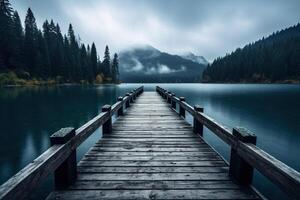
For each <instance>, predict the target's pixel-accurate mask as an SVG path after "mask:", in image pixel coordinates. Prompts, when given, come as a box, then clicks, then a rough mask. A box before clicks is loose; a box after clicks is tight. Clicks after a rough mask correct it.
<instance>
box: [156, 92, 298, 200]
mask: <svg viewBox="0 0 300 200" xmlns="http://www.w3.org/2000/svg"><path fill="white" fill-rule="evenodd" d="M156 91H157V92H158V93H159V94H160V95H161V96H162V97H163V98H165V99H166V100H167V102H168V103H170V105H171V107H172V108H176V104H178V106H179V115H180V116H182V117H185V111H187V112H188V113H190V114H191V115H192V116H193V117H194V132H197V133H199V134H200V136H201V135H202V134H203V126H205V127H207V128H208V129H209V130H211V131H212V132H213V133H214V134H216V135H217V136H218V137H219V138H221V139H222V140H223V141H224V142H225V143H226V144H228V145H229V146H231V156H230V166H229V168H230V169H229V174H230V175H231V176H232V177H233V179H235V180H236V181H237V182H238V183H240V184H242V185H249V184H251V181H252V176H253V168H255V169H257V170H258V171H259V172H260V173H262V174H263V175H264V176H266V177H267V178H268V179H269V180H271V181H272V182H273V183H274V184H276V185H277V186H279V188H281V189H282V190H283V191H285V192H286V193H287V194H288V195H290V196H291V197H292V198H295V199H300V173H299V172H298V171H296V170H294V169H293V168H291V167H289V166H287V165H286V164H284V163H283V162H281V161H279V160H277V159H276V158H274V157H273V156H271V155H270V154H268V153H266V152H265V151H263V150H262V149H260V148H259V147H257V146H255V144H256V136H255V135H253V134H252V133H250V132H249V131H248V130H246V129H244V128H234V129H233V131H231V130H229V129H228V128H226V127H225V126H223V125H221V124H220V123H218V122H217V121H215V120H214V119H212V118H210V117H209V116H207V115H206V114H204V113H203V108H201V107H200V106H197V105H196V106H195V107H192V106H191V105H189V104H188V103H186V102H185V98H184V97H176V96H175V94H174V93H171V92H170V91H167V90H165V89H163V88H161V87H159V86H157V87H156Z"/></svg>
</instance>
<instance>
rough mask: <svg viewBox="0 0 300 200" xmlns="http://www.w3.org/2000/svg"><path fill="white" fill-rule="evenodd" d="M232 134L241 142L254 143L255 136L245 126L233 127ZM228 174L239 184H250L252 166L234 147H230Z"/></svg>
mask: <svg viewBox="0 0 300 200" xmlns="http://www.w3.org/2000/svg"><path fill="white" fill-rule="evenodd" d="M232 134H233V135H234V136H235V137H236V138H237V139H238V140H239V141H241V142H245V143H251V144H254V145H256V136H255V135H254V134H253V133H251V132H250V131H248V130H247V129H245V128H241V127H238V128H234V129H233V132H232ZM229 175H230V176H231V177H233V179H234V180H235V181H237V182H238V183H239V184H241V185H245V186H246V185H250V184H251V182H252V177H253V167H252V166H251V165H250V164H249V163H247V162H246V161H245V160H244V159H243V158H241V157H240V156H239V155H238V154H237V151H236V150H235V149H234V148H231V154H230V166H229Z"/></svg>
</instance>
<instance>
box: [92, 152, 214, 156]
mask: <svg viewBox="0 0 300 200" xmlns="http://www.w3.org/2000/svg"><path fill="white" fill-rule="evenodd" d="M89 155H103V156H116V155H119V156H164V157H167V156H201V155H217V153H216V152H214V151H212V150H211V151H206V152H153V151H150V152H118V151H117V152H99V151H89V152H88V153H87V154H86V156H89Z"/></svg>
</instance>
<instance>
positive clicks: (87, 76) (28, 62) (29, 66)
mask: <svg viewBox="0 0 300 200" xmlns="http://www.w3.org/2000/svg"><path fill="white" fill-rule="evenodd" d="M0 36H1V37H0V70H1V71H2V72H3V71H4V72H6V71H10V70H11V71H16V72H22V71H23V70H25V71H27V72H29V74H30V76H31V78H37V79H44V80H46V79H49V78H56V77H57V76H60V77H62V78H63V79H64V81H71V82H74V81H75V82H79V81H81V80H88V81H89V82H90V83H93V82H94V80H95V79H96V75H97V74H98V73H99V74H100V73H102V72H104V71H105V74H106V76H107V77H112V78H113V79H114V81H115V80H116V74H117V65H118V64H117V57H116V59H115V61H114V62H113V70H112V69H111V65H110V55H109V49H108V47H107V46H106V50H105V56H104V62H103V65H102V63H101V62H100V60H99V57H98V55H97V49H96V45H95V44H94V43H93V44H92V45H91V46H89V45H88V46H87V49H86V46H85V45H84V44H81V43H80V42H79V41H80V39H79V40H77V39H76V37H75V33H74V30H73V27H72V25H71V24H70V26H69V30H68V36H66V35H64V37H63V35H62V33H61V30H60V27H59V24H55V23H54V21H53V20H51V21H50V23H49V21H48V20H46V21H45V22H44V23H43V32H42V31H41V30H39V29H38V27H37V24H36V21H35V17H34V14H33V12H32V11H31V9H30V8H28V10H27V14H26V18H25V27H24V30H23V27H22V24H21V20H20V17H19V15H18V13H17V11H14V12H13V9H12V8H11V5H10V3H9V1H8V0H0ZM102 66H103V67H102ZM102 68H103V70H102ZM1 71H0V72H1ZM112 73H113V75H112ZM17 74H18V75H19V74H20V75H22V76H23V77H26V78H30V77H29V76H28V75H27V73H23V72H22V73H17ZM60 80H61V79H60Z"/></svg>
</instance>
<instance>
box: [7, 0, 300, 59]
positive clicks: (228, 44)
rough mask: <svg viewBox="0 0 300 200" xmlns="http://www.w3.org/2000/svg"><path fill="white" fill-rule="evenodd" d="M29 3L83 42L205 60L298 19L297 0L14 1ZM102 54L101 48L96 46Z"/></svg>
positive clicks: (15, 3)
mask: <svg viewBox="0 0 300 200" xmlns="http://www.w3.org/2000/svg"><path fill="white" fill-rule="evenodd" d="M12 3H13V6H14V7H15V8H16V9H17V10H18V11H20V13H21V16H22V17H23V19H24V15H25V12H26V9H27V7H28V6H30V7H32V9H33V11H34V13H35V15H36V17H37V20H38V23H39V25H41V23H42V22H43V20H44V19H46V18H48V19H50V18H54V20H55V21H58V22H59V24H61V26H62V29H63V30H64V31H66V30H67V26H68V23H69V22H72V23H73V25H74V27H75V29H76V31H77V33H78V34H80V36H81V38H82V39H83V42H88V43H91V42H93V41H95V42H96V44H97V46H98V48H104V45H106V44H108V45H109V46H110V47H111V49H112V51H120V50H122V49H124V48H127V47H128V46H133V45H138V44H150V45H152V46H154V47H157V48H159V49H161V50H162V51H166V52H170V53H176V54H181V53H183V52H187V51H191V52H194V53H196V54H199V55H203V56H204V57H206V58H207V59H208V60H210V61H211V60H212V59H214V58H216V57H218V56H223V55H225V53H227V52H231V51H233V50H235V49H236V48H237V47H241V46H244V45H246V44H247V43H249V42H253V41H255V40H257V39H259V38H261V37H263V36H267V35H269V34H271V33H272V32H274V31H277V30H280V29H282V28H285V27H288V26H291V25H294V24H296V23H298V22H299V21H300V12H299V7H300V1H298V0H289V1H284V0H251V1H238V0H224V1H220V0H201V1H200V0H110V1H105V0H89V1H87V0H76V1H75V0H51V1H47V0H22V1H19V0H14V1H12ZM100 50H101V51H100V53H102V49H100Z"/></svg>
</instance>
